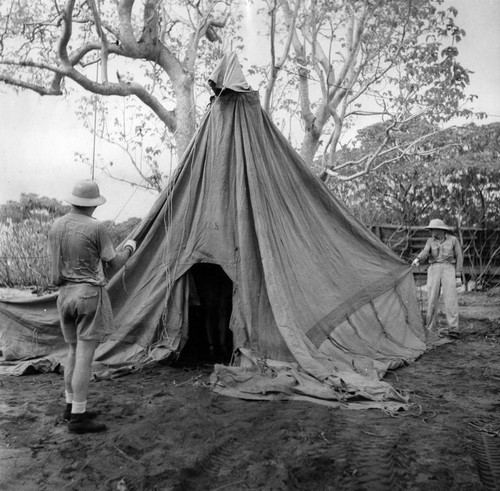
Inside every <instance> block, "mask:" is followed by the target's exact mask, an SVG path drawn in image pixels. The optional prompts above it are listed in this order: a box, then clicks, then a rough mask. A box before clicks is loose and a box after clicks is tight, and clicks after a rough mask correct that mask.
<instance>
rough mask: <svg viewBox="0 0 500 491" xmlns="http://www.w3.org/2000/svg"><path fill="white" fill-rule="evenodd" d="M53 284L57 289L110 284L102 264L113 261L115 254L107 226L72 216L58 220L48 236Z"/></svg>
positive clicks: (85, 216)
mask: <svg viewBox="0 0 500 491" xmlns="http://www.w3.org/2000/svg"><path fill="white" fill-rule="evenodd" d="M49 250H50V255H51V258H52V281H53V282H54V284H55V285H62V284H64V283H66V282H70V283H88V284H91V285H96V286H104V285H106V284H107V278H106V275H105V273H104V267H103V261H105V262H107V261H111V260H112V259H113V258H114V257H115V256H116V251H115V248H114V245H113V242H112V240H111V236H110V235H109V232H108V230H107V228H106V227H105V225H104V224H103V223H102V222H100V221H99V220H96V219H95V218H92V217H89V216H87V215H82V214H79V213H73V212H70V213H68V214H67V215H64V216H63V217H61V218H58V219H57V220H55V221H54V223H53V224H52V227H51V229H50V232H49Z"/></svg>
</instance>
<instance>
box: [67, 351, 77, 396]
mask: <svg viewBox="0 0 500 491" xmlns="http://www.w3.org/2000/svg"><path fill="white" fill-rule="evenodd" d="M75 357H76V343H70V344H69V351H68V356H67V357H66V365H65V366H64V389H65V390H66V392H69V393H71V394H72V393H73V387H72V386H71V381H72V379H73V373H74V371H75Z"/></svg>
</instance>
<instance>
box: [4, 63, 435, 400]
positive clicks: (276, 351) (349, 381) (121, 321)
mask: <svg viewBox="0 0 500 491" xmlns="http://www.w3.org/2000/svg"><path fill="white" fill-rule="evenodd" d="M211 85H212V88H213V89H214V93H215V95H214V96H213V97H212V101H211V104H210V106H209V109H208V111H207V113H206V115H205V117H204V119H203V121H202V122H201V124H200V126H199V129H198V131H197V133H196V135H195V137H194V138H193V140H192V141H191V143H190V145H189V147H188V149H187V150H186V152H185V154H184V156H183V157H182V159H181V162H180V164H179V166H178V168H177V170H176V173H175V175H174V176H173V177H172V178H171V180H170V182H169V184H168V186H167V187H166V189H165V190H164V192H163V193H162V194H161V196H160V197H159V199H158V200H157V202H156V203H155V205H154V206H153V208H152V209H151V211H150V213H149V214H148V216H147V217H146V218H145V219H144V220H143V221H142V222H141V223H140V224H139V225H138V228H137V229H136V230H135V231H134V233H133V234H132V236H133V237H134V238H135V239H136V240H137V241H138V244H139V247H138V250H137V252H136V253H135V255H134V256H132V258H131V260H130V261H129V262H128V263H127V265H126V266H125V267H124V268H122V270H121V271H120V272H119V273H118V274H117V275H116V276H114V277H113V279H112V280H111V281H110V283H109V285H108V291H109V294H110V297H111V301H112V305H113V310H114V313H115V318H116V326H117V330H116V333H115V334H114V335H113V337H112V338H111V339H110V340H108V341H107V342H106V343H103V344H102V345H100V347H99V348H98V350H97V353H96V358H95V363H94V367H93V370H94V373H95V375H96V376H107V375H111V374H116V373H117V372H122V371H126V370H131V369H134V368H137V367H141V366H143V365H144V364H146V363H150V362H154V361H158V360H164V359H168V358H169V357H173V356H176V355H177V354H178V353H179V351H180V350H181V349H182V348H183V347H184V346H185V345H186V342H187V341H188V337H189V335H190V334H189V327H188V324H189V323H188V318H189V305H190V299H192V298H193V292H192V290H193V282H192V281H191V280H192V275H191V274H190V271H191V268H192V267H193V266H194V265H197V264H202V263H209V264H213V265H218V266H220V268H221V269H222V270H223V271H224V272H225V274H226V275H227V277H228V278H229V279H230V280H231V282H232V298H231V303H232V305H231V307H232V310H231V316H230V322H229V327H230V334H231V337H232V345H233V347H234V349H235V353H236V354H237V356H236V357H235V359H234V363H233V364H232V365H231V366H223V365H215V368H214V373H213V375H212V382H213V387H214V390H217V391H219V392H221V393H224V394H228V395H232V396H236V397H242V398H250V399H255V398H256V399H266V398H267V399H273V398H285V399H300V398H306V399H310V400H315V401H316V402H322V403H325V404H330V405H344V404H349V403H351V405H352V402H353V401H358V402H359V403H360V404H364V407H371V406H377V407H396V408H397V407H400V406H404V405H405V404H406V402H407V400H406V398H405V397H404V396H402V395H401V394H398V393H397V392H396V391H394V390H393V389H392V388H391V386H390V385H389V384H387V383H386V382H384V381H383V380H381V378H382V377H383V375H384V373H385V372H386V371H387V370H388V369H394V368H396V367H398V366H401V365H402V364H405V363H408V362H411V361H413V360H415V359H416V358H417V357H418V356H419V355H421V354H422V353H423V352H424V351H425V349H426V345H425V335H424V330H423V326H422V321H421V315H420V311H419V308H418V304H417V299H416V294H415V286H414V282H413V277H412V274H411V270H410V268H409V267H408V266H407V265H406V264H405V263H404V262H402V261H401V260H400V259H399V258H398V257H397V256H396V255H395V254H393V252H392V251H391V250H390V249H389V248H388V247H386V246H385V245H384V244H383V243H382V242H380V241H379V240H378V239H377V238H376V237H375V236H374V235H373V234H372V233H371V232H370V231H368V230H367V229H366V228H365V227H364V226H363V225H362V224H361V223H359V222H358V221H357V220H356V219H355V218H353V217H352V216H351V214H350V213H349V212H348V211H347V210H346V209H345V208H344V207H343V206H342V204H340V203H339V202H338V201H337V200H336V199H335V198H334V197H333V196H332V194H331V192H330V191H329V190H328V189H327V188H326V186H325V185H324V184H323V183H322V182H320V181H319V180H318V179H317V178H316V177H315V176H314V175H313V174H312V173H311V172H310V170H309V169H308V168H307V166H306V165H305V164H304V162H303V161H302V160H301V158H300V157H299V156H298V154H297V153H296V152H295V151H294V150H293V148H292V147H291V146H290V144H289V143H288V142H287V140H286V139H285V138H284V137H283V135H282V134H281V133H280V132H279V130H278V129H277V128H276V126H275V125H274V124H273V123H272V121H271V120H270V118H269V117H268V116H267V114H266V113H265V112H264V111H263V110H262V108H261V106H260V102H259V97H258V93H257V92H255V91H253V90H251V89H250V87H249V86H248V84H247V83H246V81H245V79H244V76H243V74H242V70H241V67H240V65H239V63H238V60H237V58H236V57H235V56H234V55H229V56H226V57H225V58H224V59H223V60H222V61H221V63H220V64H219V66H218V67H217V69H216V70H215V72H214V74H213V75H212V77H211ZM0 349H1V350H2V351H3V354H4V358H5V359H6V360H11V361H10V363H12V364H13V368H12V370H13V372H14V373H20V372H22V371H24V370H25V369H26V367H27V366H35V367H37V368H39V369H51V368H54V366H55V365H57V364H58V363H63V361H64V358H63V350H64V343H63V341H62V338H61V336H60V334H59V328H58V319H57V312H56V307H55V295H52V296H47V297H41V298H37V299H33V300H30V301H17V302H16V301H11V302H0ZM23 359H24V360H27V361H24V362H22V363H21V360H23ZM360 401H364V403H362V402H360Z"/></svg>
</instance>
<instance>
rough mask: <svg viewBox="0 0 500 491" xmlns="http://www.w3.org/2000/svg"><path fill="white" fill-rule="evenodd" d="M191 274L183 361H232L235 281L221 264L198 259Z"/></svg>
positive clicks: (181, 354) (181, 360) (181, 358)
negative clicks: (232, 315) (199, 261)
mask: <svg viewBox="0 0 500 491" xmlns="http://www.w3.org/2000/svg"><path fill="white" fill-rule="evenodd" d="M187 274H188V275H189V280H190V289H189V290H190V293H189V330H188V340H187V342H186V345H185V346H184V348H183V349H182V351H181V353H180V357H179V362H181V363H187V364H192V363H229V362H230V361H231V357H232V352H233V333H232V331H231V329H230V328H229V324H230V320H231V312H232V308H233V305H232V296H233V282H232V281H231V279H230V278H229V276H228V275H227V274H226V273H225V272H224V270H223V269H222V268H221V267H220V266H219V265H218V264H211V263H198V264H195V265H193V266H192V267H191V268H190V269H189V271H188V273H187Z"/></svg>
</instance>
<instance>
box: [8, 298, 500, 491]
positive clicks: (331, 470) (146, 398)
mask: <svg viewBox="0 0 500 491" xmlns="http://www.w3.org/2000/svg"><path fill="white" fill-rule="evenodd" d="M460 305H461V312H460V313H461V327H460V333H459V335H458V336H457V337H454V338H450V339H449V341H450V342H448V343H446V344H443V345H441V346H438V347H435V348H433V349H431V350H429V351H428V352H427V353H425V354H424V355H423V356H422V357H421V358H419V359H418V360H417V361H416V362H415V363H414V364H412V365H410V366H407V367H404V368H400V369H398V370H396V371H394V372H392V373H389V374H388V375H387V380H389V381H390V382H391V383H392V384H393V385H394V386H395V387H396V388H398V389H401V390H405V391H408V392H409V393H410V396H411V402H412V406H411V408H410V410H409V411H406V412H402V413H399V414H397V415H390V414H386V413H384V412H383V411H380V410H362V411H354V410H346V409H329V408H327V407H324V406H321V405H316V404H312V403H300V402H247V401H243V400H238V399H232V398H228V397H223V396H219V395H217V394H215V393H213V392H211V390H210V386H209V383H208V378H209V375H210V373H211V367H210V366H201V367H189V368H187V367H180V366H166V365H157V366H155V367H151V368H148V369H144V370H143V371H142V372H140V373H135V374H131V375H127V376H123V377H121V378H117V379H114V380H101V381H97V382H93V383H92V385H91V394H90V398H89V400H90V401H91V405H92V407H93V408H95V409H98V410H100V411H101V412H102V414H101V415H100V416H99V419H100V421H102V422H105V423H106V424H107V425H108V428H109V429H108V431H107V432H106V433H102V434H95V435H72V434H69V433H68V431H67V428H66V426H65V424H64V423H63V422H62V421H61V419H60V415H61V412H62V409H63V388H62V375H61V374H58V373H49V374H31V375H25V376H22V377H13V376H0V394H1V397H0V412H1V416H0V489H3V490H30V491H31V490H51V491H52V490H119V491H127V490H129V491H132V490H193V491H194V490H200V491H201V490H203V491H204V490H213V491H215V490H228V491H231V490H249V489H253V490H344V489H345V490H358V489H366V490H380V489H404V490H480V489H500V487H499V486H500V484H499V483H500V295H499V294H498V293H497V294H495V295H488V294H486V293H464V294H461V296H460Z"/></svg>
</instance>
